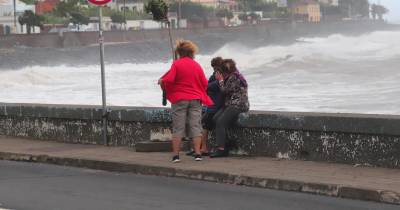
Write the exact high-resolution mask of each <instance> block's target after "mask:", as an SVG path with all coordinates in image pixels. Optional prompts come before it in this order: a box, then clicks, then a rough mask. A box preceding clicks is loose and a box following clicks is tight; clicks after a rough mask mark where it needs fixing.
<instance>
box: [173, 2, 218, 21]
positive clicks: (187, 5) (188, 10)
mask: <svg viewBox="0 0 400 210" xmlns="http://www.w3.org/2000/svg"><path fill="white" fill-rule="evenodd" d="M170 11H171V12H177V11H178V3H177V2H174V3H172V4H171V7H170ZM212 13H213V9H212V8H210V7H205V6H203V5H201V4H198V3H193V2H190V1H187V2H186V1H185V2H182V3H181V17H182V18H185V19H188V20H191V21H203V20H205V19H207V18H208V17H210V16H212Z"/></svg>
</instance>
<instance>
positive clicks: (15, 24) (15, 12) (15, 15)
mask: <svg viewBox="0 0 400 210" xmlns="http://www.w3.org/2000/svg"><path fill="white" fill-rule="evenodd" d="M13 6H14V28H15V33H17V31H18V29H17V2H16V0H13Z"/></svg>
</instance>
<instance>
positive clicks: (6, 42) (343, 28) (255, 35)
mask: <svg viewBox="0 0 400 210" xmlns="http://www.w3.org/2000/svg"><path fill="white" fill-rule="evenodd" d="M396 29H400V27H399V26H398V25H390V24H383V23H380V22H379V23H377V22H369V21H366V22H358V21H357V22H352V21H348V22H328V23H321V24H311V23H296V24H291V23H273V22H271V23H264V24H258V25H244V26H239V27H227V28H203V29H179V30H173V36H174V37H175V38H185V39H196V37H199V36H202V37H205V36H210V37H211V38H212V37H215V36H218V37H223V38H224V40H225V41H226V42H229V41H249V40H250V41H251V40H254V39H262V40H265V41H266V42H277V41H278V42H279V41H285V40H293V39H294V38H296V37H300V36H309V35H312V36H322V35H328V34H333V33H343V34H353V33H358V34H359V33H365V32H371V31H376V30H396ZM97 39H98V35H97V32H66V33H62V34H57V33H51V34H31V35H27V34H20V35H9V36H0V48H7V47H8V48H9V47H14V46H28V47H49V48H63V47H65V48H68V47H79V46H89V45H93V44H96V43H97ZM167 39H168V31H167V30H166V29H160V30H142V31H106V32H104V40H105V42H106V43H121V42H122V43H124V42H127V43H140V42H146V41H154V40H167Z"/></svg>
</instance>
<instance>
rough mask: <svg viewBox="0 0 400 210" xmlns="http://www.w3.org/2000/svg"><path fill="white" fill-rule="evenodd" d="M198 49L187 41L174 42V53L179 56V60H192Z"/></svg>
mask: <svg viewBox="0 0 400 210" xmlns="http://www.w3.org/2000/svg"><path fill="white" fill-rule="evenodd" d="M197 51H198V47H197V46H196V45H195V44H194V43H193V42H191V41H189V40H178V41H176V46H175V53H177V54H178V55H179V57H180V58H183V57H190V58H194V55H195V54H196V53H197Z"/></svg>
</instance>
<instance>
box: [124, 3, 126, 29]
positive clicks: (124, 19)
mask: <svg viewBox="0 0 400 210" xmlns="http://www.w3.org/2000/svg"><path fill="white" fill-rule="evenodd" d="M124 21H125V23H124V30H125V31H126V0H124Z"/></svg>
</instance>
